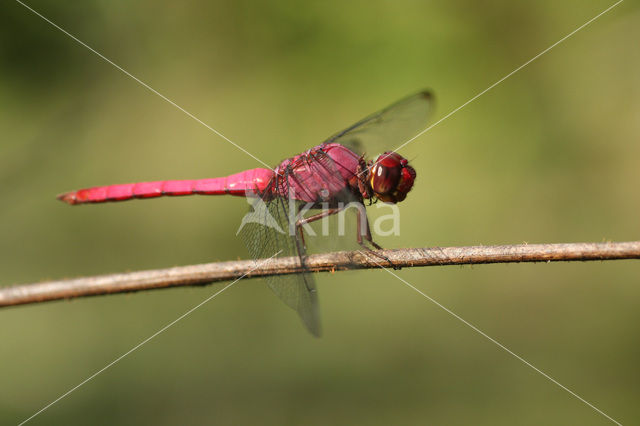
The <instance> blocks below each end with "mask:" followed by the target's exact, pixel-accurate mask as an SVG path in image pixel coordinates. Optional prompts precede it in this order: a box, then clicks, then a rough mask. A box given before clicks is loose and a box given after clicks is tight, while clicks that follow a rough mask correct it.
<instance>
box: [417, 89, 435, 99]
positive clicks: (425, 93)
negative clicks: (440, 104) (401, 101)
mask: <svg viewBox="0 0 640 426" xmlns="http://www.w3.org/2000/svg"><path fill="white" fill-rule="evenodd" d="M417 94H418V95H420V96H422V97H423V98H424V99H426V100H428V101H433V100H434V98H435V96H434V95H433V92H432V91H431V90H430V89H422V90H421V91H419V92H418V93H417Z"/></svg>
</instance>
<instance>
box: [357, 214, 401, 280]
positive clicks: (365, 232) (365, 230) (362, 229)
mask: <svg viewBox="0 0 640 426" xmlns="http://www.w3.org/2000/svg"><path fill="white" fill-rule="evenodd" d="M357 210H358V213H357V218H358V232H357V236H358V244H360V246H361V247H362V248H364V249H365V250H367V252H368V253H370V254H372V255H374V256H376V257H378V258H380V259H382V260H384V261H385V262H387V263H388V264H389V266H391V267H392V268H393V269H396V270H398V269H400V268H399V267H398V266H396V265H395V264H394V263H393V262H392V261H391V259H389V258H388V257H387V256H385V255H383V254H380V253H378V252H375V251H373V250H371V248H370V247H369V246H367V244H366V243H365V242H364V241H363V240H362V237H364V239H365V240H367V242H369V244H371V245H372V246H373V247H375V248H376V249H377V250H382V247H380V246H379V245H378V244H376V243H375V242H374V241H373V238H372V237H371V229H369V220H368V219H367V212H366V211H365V210H364V208H362V209H357ZM363 221H364V226H362V225H363Z"/></svg>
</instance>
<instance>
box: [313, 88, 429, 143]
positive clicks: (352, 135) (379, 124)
mask: <svg viewBox="0 0 640 426" xmlns="http://www.w3.org/2000/svg"><path fill="white" fill-rule="evenodd" d="M432 109H433V95H432V94H431V93H430V92H429V91H427V90H423V91H421V92H418V93H415V94H413V95H411V96H407V97H406V98H403V99H401V100H399V101H398V102H396V103H394V104H391V105H389V106H388V107H386V108H384V109H382V110H380V111H378V112H375V113H373V114H371V115H369V116H367V117H365V118H363V119H362V120H360V121H358V122H357V123H355V124H354V125H352V126H350V127H347V128H346V129H344V130H342V131H341V132H338V133H336V134H335V135H333V136H331V137H330V138H329V139H327V140H326V141H325V142H324V143H325V144H328V143H332V142H336V143H339V144H342V145H344V146H346V147H347V148H349V149H351V150H352V151H353V152H355V153H357V154H360V155H365V154H367V155H375V154H381V153H382V152H383V151H388V150H389V149H395V148H396V147H397V146H399V145H401V144H403V143H405V142H407V141H408V140H409V139H411V138H412V137H414V136H415V135H417V134H418V133H419V132H420V131H422V130H424V129H425V128H426V127H427V121H428V118H429V114H430V113H431V110H432Z"/></svg>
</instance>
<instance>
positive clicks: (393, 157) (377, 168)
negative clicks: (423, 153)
mask: <svg viewBox="0 0 640 426" xmlns="http://www.w3.org/2000/svg"><path fill="white" fill-rule="evenodd" d="M415 179H416V171H415V170H414V169H413V167H411V166H410V165H409V162H408V161H407V159H406V158H404V157H403V156H401V155H400V154H397V153H395V152H391V151H389V152H385V153H384V154H382V155H380V156H379V157H378V158H377V159H376V161H375V162H373V163H372V164H371V166H370V168H369V185H371V189H372V190H373V193H374V194H375V196H376V197H377V198H378V199H379V200H380V201H383V202H385V203H391V204H395V203H399V202H400V201H402V200H404V199H405V198H406V197H407V193H408V192H409V191H411V187H413V181H414V180H415Z"/></svg>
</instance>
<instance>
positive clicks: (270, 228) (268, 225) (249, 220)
mask: <svg viewBox="0 0 640 426" xmlns="http://www.w3.org/2000/svg"><path fill="white" fill-rule="evenodd" d="M251 201H252V211H250V212H249V213H247V214H246V215H245V217H244V218H243V220H242V228H241V229H240V230H239V231H238V233H239V234H240V235H241V237H242V239H243V240H244V242H245V244H246V246H247V248H248V250H249V254H250V255H251V256H252V257H253V258H254V259H262V258H268V257H271V256H273V255H274V254H275V253H277V252H278V251H280V250H282V251H281V252H280V253H279V254H278V256H277V257H291V256H294V257H297V258H298V259H300V262H301V263H302V262H304V257H305V255H306V253H305V251H304V246H303V244H302V242H301V241H300V240H299V239H297V238H296V237H295V233H293V235H291V234H292V232H290V229H291V222H294V221H295V213H296V210H293V209H295V208H296V204H295V203H294V202H292V205H289V200H287V199H286V198H280V197H277V198H274V199H272V200H268V201H265V200H263V199H261V198H257V199H252V200H251ZM291 210H293V211H291ZM290 213H291V216H290ZM294 232H295V229H294ZM266 280H267V284H268V285H269V287H270V288H271V290H273V292H274V293H275V294H276V295H277V296H278V297H279V298H280V299H281V300H282V301H283V302H284V303H286V304H287V306H289V307H291V308H292V309H294V310H295V311H296V312H297V313H298V315H299V316H300V319H301V320H302V322H303V324H304V325H305V326H306V328H307V329H308V330H309V331H310V332H311V333H312V334H313V335H314V336H317V337H319V336H320V334H321V330H320V313H319V309H318V294H317V292H316V285H315V280H314V279H313V277H312V276H311V274H310V273H308V272H303V273H299V274H293V275H281V276H270V277H266Z"/></svg>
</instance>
